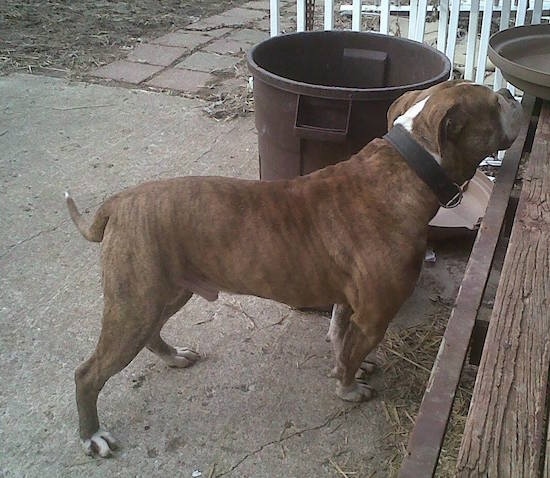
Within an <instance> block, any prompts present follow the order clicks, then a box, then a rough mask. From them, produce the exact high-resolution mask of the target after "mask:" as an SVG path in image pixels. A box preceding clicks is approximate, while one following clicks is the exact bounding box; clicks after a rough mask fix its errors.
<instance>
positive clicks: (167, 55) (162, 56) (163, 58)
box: [128, 43, 187, 66]
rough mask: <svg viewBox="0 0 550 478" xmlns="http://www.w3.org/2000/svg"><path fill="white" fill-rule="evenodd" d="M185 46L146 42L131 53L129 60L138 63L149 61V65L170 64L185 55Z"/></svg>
mask: <svg viewBox="0 0 550 478" xmlns="http://www.w3.org/2000/svg"><path fill="white" fill-rule="evenodd" d="M186 52H187V50H186V49H185V48H179V47H173V46H164V45H150V44H148V43H145V44H143V45H139V46H137V47H136V48H135V49H134V50H133V51H132V52H131V53H130V54H129V55H128V60H129V61H135V62H138V63H148V64H149V65H160V66H168V65H171V64H172V63H174V61H176V60H177V59H178V58H180V57H181V56H183V55H185V53H186Z"/></svg>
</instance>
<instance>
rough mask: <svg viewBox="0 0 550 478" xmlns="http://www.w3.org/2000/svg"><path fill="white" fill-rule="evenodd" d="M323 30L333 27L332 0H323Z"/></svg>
mask: <svg viewBox="0 0 550 478" xmlns="http://www.w3.org/2000/svg"><path fill="white" fill-rule="evenodd" d="M324 28H325V30H332V29H333V28H334V0H325V23H324Z"/></svg>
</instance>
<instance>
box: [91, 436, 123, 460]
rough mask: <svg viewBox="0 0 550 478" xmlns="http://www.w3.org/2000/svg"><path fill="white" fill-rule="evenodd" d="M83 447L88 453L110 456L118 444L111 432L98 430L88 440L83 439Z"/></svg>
mask: <svg viewBox="0 0 550 478" xmlns="http://www.w3.org/2000/svg"><path fill="white" fill-rule="evenodd" d="M82 448H84V453H86V455H89V456H94V455H99V456H100V457H102V458H108V457H110V456H111V455H112V452H113V451H114V450H116V449H117V448H118V444H117V441H116V440H115V439H114V437H113V435H111V434H110V433H109V432H106V431H104V430H98V431H97V432H95V433H94V434H93V435H92V436H91V437H90V438H88V439H87V440H82Z"/></svg>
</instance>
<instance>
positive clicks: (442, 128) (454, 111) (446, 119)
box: [437, 104, 465, 157]
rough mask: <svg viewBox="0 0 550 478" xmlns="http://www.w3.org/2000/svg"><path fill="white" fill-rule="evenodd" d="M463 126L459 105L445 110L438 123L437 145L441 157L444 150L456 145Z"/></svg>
mask: <svg viewBox="0 0 550 478" xmlns="http://www.w3.org/2000/svg"><path fill="white" fill-rule="evenodd" d="M464 126H465V121H464V118H463V115H462V113H461V111H460V105H458V104H455V105H453V106H452V107H451V108H449V109H448V110H447V112H446V113H445V116H443V119H442V120H441V121H440V122H439V129H438V134H437V143H438V147H439V152H440V155H441V156H443V157H445V149H446V148H449V147H452V146H453V145H456V143H457V141H458V138H459V136H460V133H461V132H462V129H463V128H464Z"/></svg>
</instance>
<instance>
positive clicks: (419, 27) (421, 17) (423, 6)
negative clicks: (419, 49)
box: [414, 0, 428, 41]
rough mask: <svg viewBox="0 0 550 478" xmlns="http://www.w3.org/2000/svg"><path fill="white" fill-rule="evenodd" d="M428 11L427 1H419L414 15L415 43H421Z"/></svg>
mask: <svg viewBox="0 0 550 478" xmlns="http://www.w3.org/2000/svg"><path fill="white" fill-rule="evenodd" d="M427 9H428V0H419V2H418V11H417V13H416V28H415V37H414V39H415V40H416V41H422V40H423V39H424V31H425V30H426V12H427Z"/></svg>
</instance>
